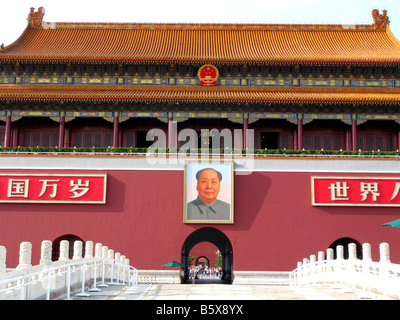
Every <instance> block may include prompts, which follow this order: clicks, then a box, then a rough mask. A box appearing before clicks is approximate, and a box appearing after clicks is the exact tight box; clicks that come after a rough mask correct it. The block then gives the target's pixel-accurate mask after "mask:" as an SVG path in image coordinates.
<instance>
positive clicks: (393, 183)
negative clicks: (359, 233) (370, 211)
mask: <svg viewBox="0 0 400 320" xmlns="http://www.w3.org/2000/svg"><path fill="white" fill-rule="evenodd" d="M311 185H312V187H311V189H312V190H311V192H312V205H314V206H382V207H400V177H398V178H385V177H377V178H374V177H312V178H311Z"/></svg>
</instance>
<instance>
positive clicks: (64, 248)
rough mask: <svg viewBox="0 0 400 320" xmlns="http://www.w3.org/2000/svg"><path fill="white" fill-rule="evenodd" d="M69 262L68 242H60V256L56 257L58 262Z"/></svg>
mask: <svg viewBox="0 0 400 320" xmlns="http://www.w3.org/2000/svg"><path fill="white" fill-rule="evenodd" d="M68 260H69V241H68V240H61V241H60V256H59V257H58V261H68Z"/></svg>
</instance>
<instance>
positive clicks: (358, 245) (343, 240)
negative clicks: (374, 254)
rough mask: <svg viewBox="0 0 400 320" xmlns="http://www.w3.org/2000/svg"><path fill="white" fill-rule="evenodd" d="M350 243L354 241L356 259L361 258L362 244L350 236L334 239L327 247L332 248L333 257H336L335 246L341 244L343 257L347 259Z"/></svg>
mask: <svg viewBox="0 0 400 320" xmlns="http://www.w3.org/2000/svg"><path fill="white" fill-rule="evenodd" d="M350 243H355V245H356V249H357V259H362V245H361V243H360V242H358V241H357V240H354V239H352V238H340V239H337V240H336V241H334V242H333V243H332V244H331V245H330V246H329V248H331V249H333V252H334V254H333V257H334V259H336V258H337V251H336V247H337V246H339V245H340V246H343V256H344V259H348V258H349V244H350Z"/></svg>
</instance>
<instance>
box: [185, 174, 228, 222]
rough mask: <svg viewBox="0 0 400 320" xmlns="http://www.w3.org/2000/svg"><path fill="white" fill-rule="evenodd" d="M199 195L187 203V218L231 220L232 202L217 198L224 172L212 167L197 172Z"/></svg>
mask: <svg viewBox="0 0 400 320" xmlns="http://www.w3.org/2000/svg"><path fill="white" fill-rule="evenodd" d="M196 180H197V185H196V190H197V192H198V196H197V198H196V199H194V200H193V201H190V202H189V203H188V204H187V220H225V221H229V220H230V204H229V203H227V202H224V201H222V200H219V199H217V197H218V194H219V191H220V187H221V185H220V183H221V180H222V174H221V173H220V172H218V171H217V170H214V169H212V168H205V169H202V170H199V171H198V172H197V173H196Z"/></svg>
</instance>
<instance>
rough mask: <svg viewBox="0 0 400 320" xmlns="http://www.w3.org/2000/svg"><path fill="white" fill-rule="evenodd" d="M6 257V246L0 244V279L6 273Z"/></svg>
mask: <svg viewBox="0 0 400 320" xmlns="http://www.w3.org/2000/svg"><path fill="white" fill-rule="evenodd" d="M6 258H7V249H6V247H3V246H0V280H2V279H3V276H4V274H5V273H6Z"/></svg>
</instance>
